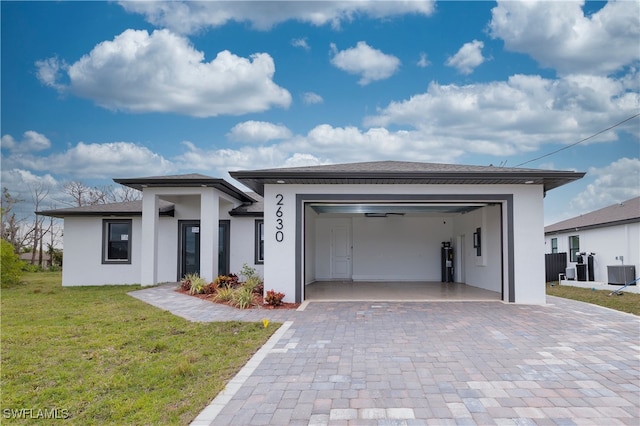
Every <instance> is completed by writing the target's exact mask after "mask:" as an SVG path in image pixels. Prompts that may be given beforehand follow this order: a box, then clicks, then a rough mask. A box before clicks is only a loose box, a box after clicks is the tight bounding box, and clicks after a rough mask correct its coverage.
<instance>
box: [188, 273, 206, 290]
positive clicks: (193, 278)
mask: <svg viewBox="0 0 640 426" xmlns="http://www.w3.org/2000/svg"><path fill="white" fill-rule="evenodd" d="M185 279H186V280H188V281H189V283H190V285H189V294H202V293H204V286H205V285H206V284H207V282H206V281H205V279H204V278H202V277H201V276H199V275H198V274H187V275H185Z"/></svg>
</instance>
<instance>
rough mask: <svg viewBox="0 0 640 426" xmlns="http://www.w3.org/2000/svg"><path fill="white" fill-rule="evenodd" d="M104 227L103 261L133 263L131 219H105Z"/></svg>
mask: <svg viewBox="0 0 640 426" xmlns="http://www.w3.org/2000/svg"><path fill="white" fill-rule="evenodd" d="M102 229H103V234H102V241H103V245H102V263H131V219H105V220H103V221H102Z"/></svg>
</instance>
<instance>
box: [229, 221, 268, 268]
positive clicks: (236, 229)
mask: <svg viewBox="0 0 640 426" xmlns="http://www.w3.org/2000/svg"><path fill="white" fill-rule="evenodd" d="M229 219H230V220H231V242H230V245H231V247H230V251H231V253H230V259H229V271H230V272H231V273H234V274H239V273H240V270H241V269H242V266H243V265H244V264H245V263H246V264H247V265H248V266H250V267H252V268H254V269H255V270H256V273H258V274H259V275H260V276H261V277H262V276H264V265H263V264H256V262H255V249H256V247H255V243H256V235H255V227H256V220H257V219H261V218H257V217H230V218H229Z"/></svg>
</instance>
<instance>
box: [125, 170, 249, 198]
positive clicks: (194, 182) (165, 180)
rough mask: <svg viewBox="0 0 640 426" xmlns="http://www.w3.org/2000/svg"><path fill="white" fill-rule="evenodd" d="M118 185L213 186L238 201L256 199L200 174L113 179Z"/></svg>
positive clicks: (163, 186)
mask: <svg viewBox="0 0 640 426" xmlns="http://www.w3.org/2000/svg"><path fill="white" fill-rule="evenodd" d="M113 181H114V182H116V183H119V184H120V185H124V186H128V187H130V188H133V189H137V190H138V191H142V190H143V189H144V188H198V187H201V188H202V187H210V188H215V189H217V190H219V191H221V192H224V193H225V194H227V195H230V196H232V197H234V198H236V199H238V200H240V201H243V202H249V203H253V202H255V201H256V200H255V199H253V198H251V197H250V196H248V195H247V194H246V193H244V192H242V191H240V190H239V189H238V188H236V187H235V186H233V185H231V184H230V183H229V182H227V181H226V180H224V179H219V178H212V177H208V176H202V175H193V177H189V175H178V176H152V177H139V178H125V179H113Z"/></svg>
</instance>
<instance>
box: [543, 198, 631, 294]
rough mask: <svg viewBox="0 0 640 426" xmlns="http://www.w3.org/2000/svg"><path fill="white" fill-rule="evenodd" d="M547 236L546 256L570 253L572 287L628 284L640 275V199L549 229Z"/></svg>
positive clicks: (568, 261) (550, 226) (568, 259)
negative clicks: (585, 283) (579, 282)
mask: <svg viewBox="0 0 640 426" xmlns="http://www.w3.org/2000/svg"><path fill="white" fill-rule="evenodd" d="M544 235H545V252H546V253H567V274H566V275H567V276H566V278H572V279H571V280H567V281H574V282H573V283H572V284H574V285H576V284H578V282H577V281H585V282H587V283H588V284H587V285H586V286H587V287H594V286H596V285H597V284H595V283H600V284H604V285H607V284H609V283H610V284H615V285H620V284H624V283H627V282H629V281H631V280H633V279H634V278H636V277H637V274H638V273H639V272H640V197H636V198H633V199H631V200H628V201H624V202H622V203H618V204H613V205H611V206H608V207H605V208H602V209H599V210H596V211H593V212H590V213H586V214H583V215H580V216H576V217H573V218H571V219H567V220H563V221H561V222H558V223H554V224H552V225H549V226H546V227H545V228H544ZM589 258H591V259H589ZM579 262H580V264H579ZM581 265H585V266H581Z"/></svg>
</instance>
